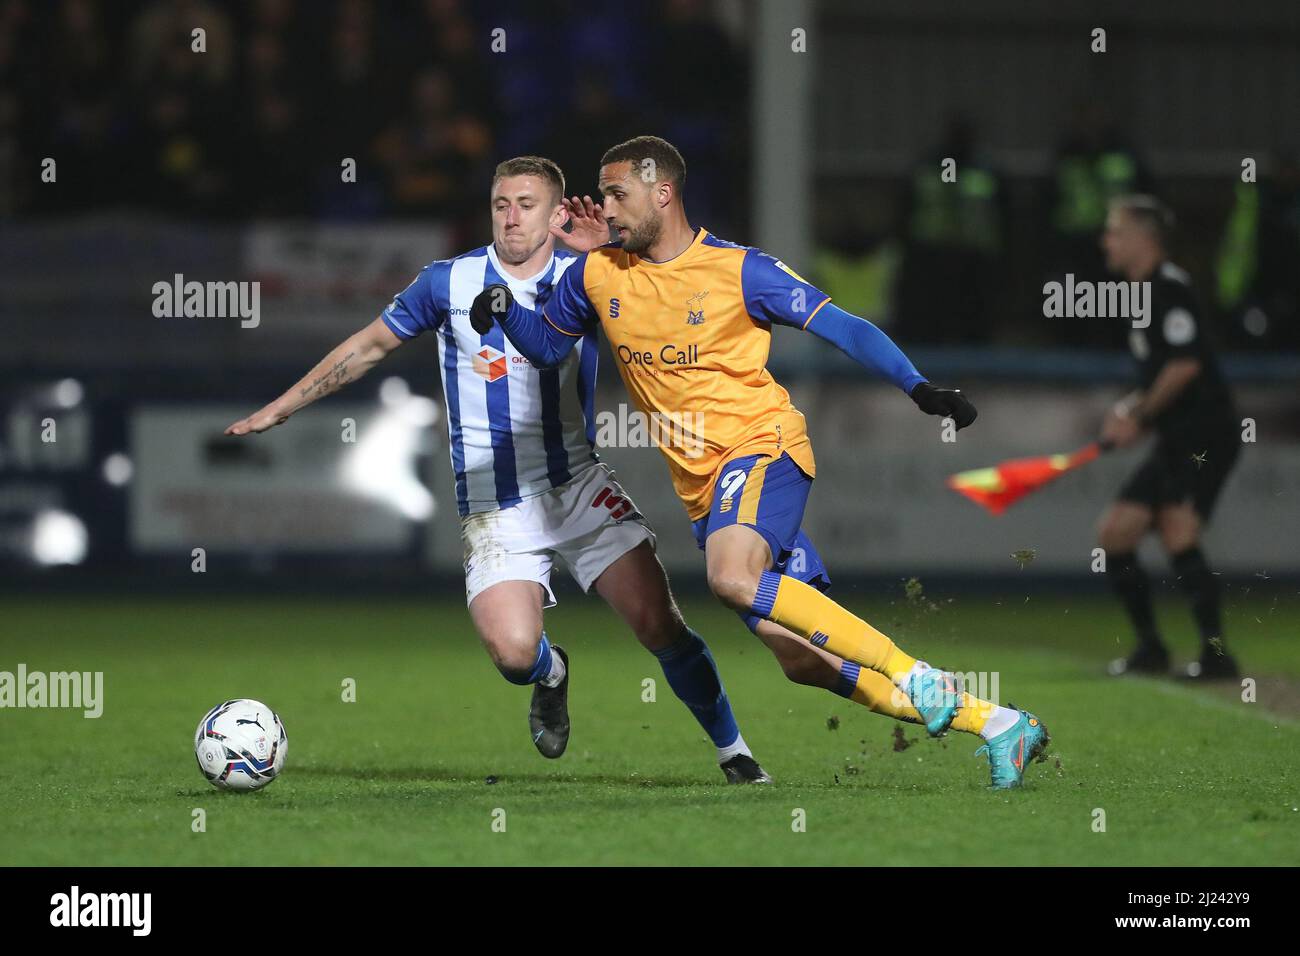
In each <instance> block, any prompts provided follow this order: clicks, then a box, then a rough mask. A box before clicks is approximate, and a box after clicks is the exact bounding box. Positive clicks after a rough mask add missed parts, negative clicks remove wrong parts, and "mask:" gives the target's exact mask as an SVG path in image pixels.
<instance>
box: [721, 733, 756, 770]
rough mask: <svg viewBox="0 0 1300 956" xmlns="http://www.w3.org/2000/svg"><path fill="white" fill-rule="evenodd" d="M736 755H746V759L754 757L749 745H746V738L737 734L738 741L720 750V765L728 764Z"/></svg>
mask: <svg viewBox="0 0 1300 956" xmlns="http://www.w3.org/2000/svg"><path fill="white" fill-rule="evenodd" d="M736 754H744V755H745V756H746V757H752V756H754V755H753V754H752V753H750V751H749V745H748V744H747V743H745V738H744V737H742V736H741V735H740V734H736V739H735V740H734V741H733V742H732V743H730V744H728V745H727V746H725V747H719V748H718V763H726V762H727V761H728V760H730V759H731V758H732V757H734V756H736Z"/></svg>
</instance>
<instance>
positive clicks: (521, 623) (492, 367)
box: [226, 156, 770, 783]
mask: <svg viewBox="0 0 1300 956" xmlns="http://www.w3.org/2000/svg"><path fill="white" fill-rule="evenodd" d="M563 197H564V176H563V173H562V172H561V171H560V169H559V167H558V166H556V164H555V163H553V162H551V161H550V160H548V159H544V158H541V157H537V156H523V157H517V158H515V159H510V160H507V161H505V162H503V163H501V164H500V165H499V166H498V167H497V169H496V173H495V175H494V176H493V180H492V191H491V208H492V233H493V241H492V243H491V244H489V245H486V246H483V247H480V248H478V249H474V250H472V251H470V252H467V253H465V254H463V255H460V256H457V257H455V258H454V259H447V260H440V261H436V262H432V263H430V264H429V265H428V266H426V267H425V268H424V269H423V270H421V272H420V274H419V275H418V276H416V278H415V280H414V281H413V282H412V283H411V285H410V286H409V287H408V288H407V289H406V290H405V291H403V292H401V293H399V294H398V295H397V297H396V298H394V299H393V301H392V303H391V304H390V305H389V306H388V308H386V309H385V310H384V311H383V313H382V314H381V315H380V317H379V318H377V319H375V320H374V321H373V322H371V323H370V324H369V325H368V326H366V327H365V328H363V329H362V330H361V331H359V332H357V333H356V334H354V335H352V336H351V337H349V338H348V339H347V340H345V341H344V342H343V343H342V344H340V345H339V346H338V347H337V348H335V349H334V350H333V351H332V352H330V354H329V355H327V356H325V358H324V359H322V360H321V361H320V363H318V364H317V366H316V367H315V368H313V369H312V370H311V371H310V372H309V373H308V374H307V375H306V376H305V377H304V378H303V379H302V380H301V381H299V382H298V383H297V384H296V385H294V386H293V387H292V388H290V389H289V390H288V391H287V392H285V393H284V394H283V395H281V396H280V397H279V398H277V399H276V400H275V401H273V402H271V403H270V404H269V405H267V406H266V407H264V408H262V409H261V410H260V411H258V412H256V413H254V414H253V415H250V416H249V417H248V418H245V419H243V420H241V421H238V422H235V423H234V424H232V425H230V426H229V427H228V428H227V429H226V434H228V435H247V434H249V433H253V432H263V431H266V430H267V429H268V428H272V427H274V426H275V425H278V424H280V423H282V422H284V421H285V420H286V419H288V418H289V416H290V415H292V414H293V413H294V412H296V411H298V410H299V409H301V408H303V407H305V406H306V405H309V404H310V403H311V402H313V401H315V400H317V399H319V398H322V397H324V396H326V395H329V394H331V393H332V392H335V391H337V390H338V389H339V388H341V387H342V386H343V385H345V384H346V383H348V382H351V381H354V380H356V379H357V378H360V377H361V376H362V375H363V374H365V373H366V372H367V371H368V370H369V369H371V368H372V367H373V366H374V365H375V364H376V363H378V362H379V361H380V360H381V359H382V358H384V357H385V356H386V355H388V353H390V352H391V351H393V350H394V349H395V348H397V347H398V346H399V345H401V344H402V343H403V342H405V341H407V340H409V339H412V338H415V337H416V336H418V335H420V334H421V333H425V332H429V333H432V334H434V335H435V336H437V342H438V355H439V362H440V364H441V367H442V380H443V392H444V397H445V399H446V405H447V425H448V432H449V437H450V442H451V462H452V467H453V469H454V471H455V477H456V502H457V505H458V508H459V511H460V516H461V533H462V538H463V540H464V544H465V583H466V597H467V601H468V604H469V612H470V617H471V619H472V620H473V622H474V627H475V629H476V630H477V631H478V634H479V637H480V638H481V639H482V640H483V643H484V645H485V646H486V648H487V651H488V654H489V655H490V656H491V658H492V662H493V663H494V664H495V665H496V666H497V669H498V670H499V671H500V672H501V674H502V675H503V676H504V677H505V678H506V680H508V681H510V682H511V683H514V684H532V685H533V697H532V705H531V708H530V712H529V727H530V730H531V732H532V735H533V742H534V744H535V745H536V746H537V749H538V750H539V751H540V752H541V753H542V755H543V756H545V757H559V756H560V755H561V754H562V753H563V752H564V749H565V747H566V745H567V744H568V739H569V714H568V683H569V681H568V670H569V663H568V656H567V655H566V653H565V652H564V650H563V649H562V648H561V647H560V646H559V645H555V644H552V643H551V641H550V639H549V638H548V637H547V634H546V632H545V630H544V629H543V610H544V608H545V607H550V606H552V605H553V604H554V603H555V598H554V595H553V594H552V592H551V587H550V576H551V568H552V564H553V562H554V560H555V558H556V557H559V558H560V559H561V560H562V561H563V562H564V564H565V565H567V567H568V569H569V572H570V574H572V575H573V577H574V579H575V580H576V581H577V582H578V584H579V585H580V586H581V587H582V589H583V590H584V591H588V590H591V589H593V588H594V589H595V590H596V592H597V593H598V594H599V595H600V596H601V597H603V598H604V599H605V600H606V601H607V602H608V603H609V604H610V606H611V607H613V609H614V610H615V611H616V612H617V613H618V614H619V615H620V616H621V617H622V618H623V620H624V621H625V622H626V623H627V624H628V626H629V627H630V628H631V629H632V631H633V632H634V633H635V634H636V636H637V639H638V640H639V641H640V642H641V643H642V645H644V646H645V648H646V649H647V650H649V651H650V652H651V653H653V654H654V655H655V657H656V658H658V659H659V662H660V664H661V666H662V667H663V671H664V675H665V676H666V678H667V680H668V683H669V686H671V687H672V689H673V691H674V692H675V693H676V694H677V696H678V697H679V698H681V700H682V702H683V703H685V704H686V706H687V708H689V709H690V711H691V713H692V714H694V715H695V718H696V719H697V720H698V721H699V723H700V725H701V726H702V727H703V728H704V730H705V732H706V733H708V735H709V737H710V739H711V740H712V741H713V743H714V745H715V746H716V747H717V749H718V761H719V764H720V765H721V767H722V770H723V773H724V774H725V775H726V778H727V780H728V781H729V782H731V783H766V782H769V781H770V778H769V777H768V776H767V774H766V773H764V771H763V769H762V767H760V766H759V765H758V763H757V762H756V761H755V760H754V759H753V756H752V754H751V753H750V751H749V748H748V747H747V746H746V744H745V741H744V738H743V737H742V736H741V734H740V730H739V728H738V726H737V724H736V719H735V716H734V715H733V713H732V710H731V703H730V701H729V700H728V698H727V695H726V692H725V691H724V690H723V687H722V682H721V680H720V678H719V676H718V671H717V666H716V665H715V663H714V661H713V657H712V655H711V654H710V653H709V649H708V647H707V646H706V645H705V643H704V641H703V640H702V639H701V638H700V636H699V635H698V634H696V633H695V632H694V631H692V630H691V629H690V628H689V627H687V625H686V623H685V621H684V620H683V619H682V616H681V612H680V611H679V610H678V608H677V605H676V603H675V602H674V601H673V598H672V594H671V592H670V590H669V587H668V579H667V576H666V575H665V573H664V570H663V566H662V565H661V564H660V563H659V559H658V558H657V557H656V555H655V551H654V543H655V536H654V532H653V531H652V530H651V528H650V526H649V524H648V522H647V521H646V519H645V518H644V517H643V516H642V515H641V514H640V512H639V511H638V510H637V509H636V506H635V505H634V504H633V503H632V500H631V498H629V497H628V495H627V493H626V492H625V491H624V490H623V488H622V486H621V485H620V484H619V483H618V481H617V480H616V479H615V477H614V473H613V471H612V470H611V469H610V468H609V466H607V465H605V464H604V463H603V462H601V461H600V460H599V459H598V457H597V456H596V453H595V451H594V444H595V441H594V417H593V411H592V400H593V391H594V388H595V380H596V356H597V352H596V340H595V336H594V334H593V335H592V336H589V337H587V338H585V339H584V340H583V341H582V342H581V343H579V344H578V345H577V346H576V347H575V348H574V350H573V352H572V353H571V354H570V356H569V358H568V360H567V361H565V362H564V363H562V364H561V365H560V366H558V367H556V368H548V369H540V370H539V369H537V368H534V367H533V366H532V365H530V364H529V363H528V362H527V360H526V359H524V358H523V357H522V356H521V355H520V354H519V352H518V351H516V350H515V348H514V346H513V345H511V344H510V343H509V342H508V341H507V340H506V338H505V336H504V335H503V334H502V332H501V329H500V328H494V329H492V330H491V331H490V333H489V334H487V335H479V334H478V333H477V332H475V331H474V329H473V328H472V327H471V325H470V322H469V310H470V304H471V303H472V302H473V301H474V299H475V297H476V296H477V295H478V294H479V293H480V292H481V291H482V290H483V289H484V288H485V287H487V286H490V285H493V284H500V283H504V284H505V285H507V286H509V288H510V291H511V293H512V294H513V295H514V297H515V299H516V300H518V301H520V302H522V303H524V304H526V305H527V306H529V307H536V308H539V309H540V308H541V307H542V306H544V305H545V304H546V301H547V299H548V298H549V297H550V295H551V291H552V289H554V287H555V284H556V283H557V282H558V281H559V279H560V276H561V275H562V274H563V272H564V270H565V269H566V268H568V267H569V265H571V264H572V263H573V262H574V261H575V257H574V256H573V255H572V254H570V253H567V252H562V251H557V250H556V249H555V239H556V238H557V237H560V238H563V237H564V235H565V233H564V231H563V226H564V224H565V221H566V219H567V215H566V213H565V211H564V206H563ZM581 225H582V227H583V228H588V229H589V228H593V227H592V225H591V220H587V221H586V222H583V223H582V224H581ZM601 228H603V227H601ZM588 238H590V237H588ZM607 238H608V234H607V233H606V234H605V236H604V237H603V238H601V240H600V241H602V242H603V241H605V239H607Z"/></svg>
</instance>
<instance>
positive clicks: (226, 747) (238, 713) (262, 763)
mask: <svg viewBox="0 0 1300 956" xmlns="http://www.w3.org/2000/svg"><path fill="white" fill-rule="evenodd" d="M288 749H289V738H288V737H286V736H285V733H284V724H282V723H281V722H280V717H279V715H278V714H276V712H275V711H273V710H272V709H271V708H270V707H267V706H266V704H263V703H262V702H261V701H258V700H249V699H247V698H240V699H238V700H228V701H226V702H225V703H224V704H218V705H217V706H216V707H213V708H212V709H211V710H210V711H208V712H207V713H206V714H205V715H204V716H203V719H202V720H201V721H199V727H198V730H196V731H195V732H194V756H195V757H196V758H197V759H198V761H199V770H200V771H202V773H203V776H204V777H206V778H207V779H208V782H209V783H211V784H212V785H213V786H214V787H217V788H218V789H220V790H259V789H261V788H262V787H265V786H266V785H267V784H268V783H270V782H271V781H272V780H274V779H275V778H276V777H278V776H279V775H280V771H281V770H283V769H284V758H285V754H286V753H287V752H288Z"/></svg>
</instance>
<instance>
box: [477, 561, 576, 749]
mask: <svg viewBox="0 0 1300 956" xmlns="http://www.w3.org/2000/svg"><path fill="white" fill-rule="evenodd" d="M543 594H544V591H543V589H542V586H541V585H540V584H538V583H537V582H536V581H502V582H500V583H498V584H494V585H492V586H491V587H489V588H485V589H484V590H483V591H482V592H480V593H479V594H477V595H475V597H474V600H473V601H471V602H470V605H469V615H470V618H471V620H473V622H474V629H475V630H477V631H478V635H479V638H480V639H481V640H482V641H483V646H484V647H486V648H487V652H488V655H489V656H490V657H491V658H492V663H493V664H495V665H496V668H497V670H499V671H500V672H501V676H503V677H504V678H505V679H506V680H508V681H510V683H512V684H521V685H523V684H532V685H533V699H532V704H531V706H530V708H529V713H528V727H529V730H530V732H531V733H532V737H533V744H534V745H535V746H536V747H537V749H538V751H539V752H540V753H541V755H542V756H543V757H551V758H554V757H558V756H560V755H561V754H562V753H564V748H565V747H567V746H568V743H569V666H568V665H569V659H568V655H566V654H565V653H564V649H563V648H561V647H559V646H558V645H552V644H551V643H550V641H549V640H548V639H547V637H546V634H545V632H544V631H543V629H542V599H543Z"/></svg>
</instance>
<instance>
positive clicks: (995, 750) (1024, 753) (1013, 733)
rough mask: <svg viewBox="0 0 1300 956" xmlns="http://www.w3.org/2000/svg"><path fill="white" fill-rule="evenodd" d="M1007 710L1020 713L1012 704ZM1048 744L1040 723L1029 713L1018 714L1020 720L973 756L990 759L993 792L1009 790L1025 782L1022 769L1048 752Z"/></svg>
mask: <svg viewBox="0 0 1300 956" xmlns="http://www.w3.org/2000/svg"><path fill="white" fill-rule="evenodd" d="M1007 706H1009V707H1011V708H1013V709H1016V710H1019V708H1018V707H1016V705H1015V704H1008V705H1007ZM1051 740H1052V736H1051V734H1049V733H1048V732H1047V728H1046V727H1044V726H1043V722H1042V721H1041V720H1039V719H1038V718H1037V717H1035V716H1034V715H1033V714H1031V713H1029V711H1027V710H1021V711H1020V719H1019V720H1017V721H1016V722H1015V723H1014V724H1012V725H1011V727H1010V728H1009V729H1007V730H1004V731H1002V733H1000V734H998V735H997V736H996V737H994V738H993V739H992V740H990V741H989V742H988V743H986V744H985V745H984V746H983V747H981V748H980V749H979V750H977V751H975V756H977V757H978V756H979V755H980V754H983V753H986V754H988V755H989V769H990V771H991V772H992V777H993V782H992V786H993V789H994V790H1011V789H1013V788H1015V787H1018V786H1020V785H1021V784H1022V783H1023V782H1024V778H1025V767H1026V766H1028V765H1029V761H1031V760H1033V759H1034V758H1035V757H1038V756H1040V755H1041V754H1043V753H1044V752H1045V751H1046V750H1047V745H1048V744H1049V743H1050V742H1051Z"/></svg>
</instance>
